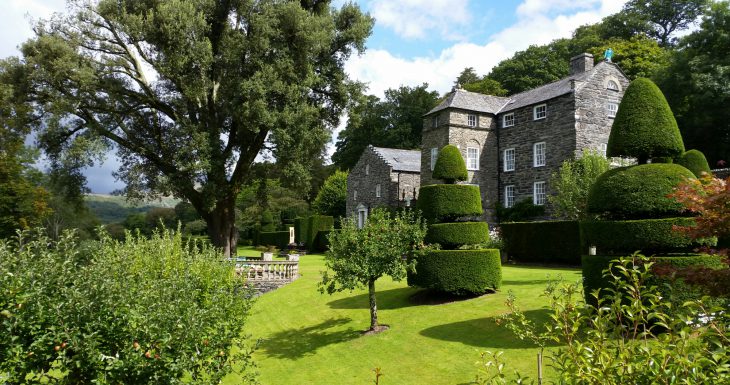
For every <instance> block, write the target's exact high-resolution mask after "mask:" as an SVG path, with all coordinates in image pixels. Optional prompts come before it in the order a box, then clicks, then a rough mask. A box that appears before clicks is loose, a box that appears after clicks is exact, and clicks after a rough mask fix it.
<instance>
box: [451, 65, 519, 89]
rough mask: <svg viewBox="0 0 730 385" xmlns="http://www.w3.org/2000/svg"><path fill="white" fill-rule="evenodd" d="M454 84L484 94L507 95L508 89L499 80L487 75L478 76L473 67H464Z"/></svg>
mask: <svg viewBox="0 0 730 385" xmlns="http://www.w3.org/2000/svg"><path fill="white" fill-rule="evenodd" d="M454 86H459V87H461V88H463V89H465V90H467V91H470V92H477V93H480V94H484V95H495V96H506V95H507V90H505V89H504V88H502V86H501V85H500V84H499V82H498V81H496V80H494V79H490V78H489V77H487V76H486V75H485V76H481V77H480V76H478V75H477V73H476V72H475V71H474V68H473V67H467V68H464V70H463V71H461V74H459V76H458V77H457V78H456V81H455V82H454Z"/></svg>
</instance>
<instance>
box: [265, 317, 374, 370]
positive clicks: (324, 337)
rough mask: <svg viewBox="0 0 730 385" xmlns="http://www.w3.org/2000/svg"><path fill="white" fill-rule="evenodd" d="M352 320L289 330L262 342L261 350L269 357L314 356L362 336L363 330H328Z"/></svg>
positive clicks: (327, 322) (328, 321)
mask: <svg viewBox="0 0 730 385" xmlns="http://www.w3.org/2000/svg"><path fill="white" fill-rule="evenodd" d="M351 321H352V319H350V318H338V319H329V320H327V321H324V322H321V323H320V324H318V325H314V326H310V327H306V328H300V329H289V330H283V331H280V332H278V333H275V334H274V335H272V336H271V337H269V338H266V339H264V340H262V341H261V344H260V345H259V349H260V350H261V351H263V352H264V354H266V355H267V356H269V357H275V358H285V359H290V360H296V359H299V358H302V357H304V356H306V355H311V354H314V353H315V352H316V351H317V349H319V348H322V347H325V346H327V345H331V344H337V343H341V342H346V341H349V340H352V339H355V338H357V337H360V336H361V335H362V331H361V330H355V329H353V328H347V329H345V330H328V329H332V328H336V327H338V326H342V325H345V324H347V323H349V322H351Z"/></svg>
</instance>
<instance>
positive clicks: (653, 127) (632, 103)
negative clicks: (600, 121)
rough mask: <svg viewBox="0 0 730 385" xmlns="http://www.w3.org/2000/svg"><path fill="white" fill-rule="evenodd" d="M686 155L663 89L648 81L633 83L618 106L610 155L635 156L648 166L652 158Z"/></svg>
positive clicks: (610, 139) (612, 132)
mask: <svg viewBox="0 0 730 385" xmlns="http://www.w3.org/2000/svg"><path fill="white" fill-rule="evenodd" d="M683 152H684V143H683V142H682V136H681V135H680V134H679V128H678V127H677V122H676V120H674V114H672V110H671V109H670V108H669V105H668V104H667V101H666V99H665V98H664V95H663V94H662V92H661V91H660V90H659V87H657V86H656V85H655V84H654V83H653V82H652V81H651V80H649V79H645V78H638V79H636V80H634V81H632V82H631V84H629V87H628V88H627V89H626V92H625V93H624V96H623V99H621V104H619V106H618V111H617V112H616V118H615V119H614V121H613V127H612V128H611V135H610V136H609V137H608V149H607V155H608V156H612V157H613V156H623V157H634V158H637V159H638V160H639V164H644V163H646V162H647V160H648V159H650V158H652V157H664V156H669V157H675V156H678V155H681V154H682V153H683Z"/></svg>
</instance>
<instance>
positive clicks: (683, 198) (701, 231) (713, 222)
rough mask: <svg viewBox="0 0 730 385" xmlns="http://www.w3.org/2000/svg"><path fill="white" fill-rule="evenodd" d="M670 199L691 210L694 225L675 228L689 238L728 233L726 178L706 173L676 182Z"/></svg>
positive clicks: (728, 189)
mask: <svg viewBox="0 0 730 385" xmlns="http://www.w3.org/2000/svg"><path fill="white" fill-rule="evenodd" d="M669 197H670V199H674V200H676V201H677V202H678V203H680V204H681V205H682V206H683V207H684V209H685V210H687V211H689V212H690V213H692V214H695V215H696V216H695V218H694V225H690V226H680V227H679V228H678V230H680V231H682V232H684V233H685V234H687V235H689V236H690V237H692V238H709V237H718V238H727V237H730V204H729V203H728V202H730V178H728V179H726V180H722V179H719V178H713V177H712V176H710V175H709V174H707V175H704V176H702V177H700V179H699V180H697V179H688V180H685V181H684V182H682V183H680V184H679V185H678V186H677V188H676V189H675V191H674V192H672V194H670V195H669Z"/></svg>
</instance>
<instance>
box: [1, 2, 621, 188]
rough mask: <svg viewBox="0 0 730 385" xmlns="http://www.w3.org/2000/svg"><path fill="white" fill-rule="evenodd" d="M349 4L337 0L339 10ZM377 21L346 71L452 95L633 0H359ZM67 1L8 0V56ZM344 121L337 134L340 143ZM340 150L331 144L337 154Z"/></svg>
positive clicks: (94, 178)
mask: <svg viewBox="0 0 730 385" xmlns="http://www.w3.org/2000/svg"><path fill="white" fill-rule="evenodd" d="M344 2H345V1H344V0H335V1H334V5H335V6H338V5H341V4H343V3H344ZM355 2H356V3H357V4H358V5H359V6H360V8H361V9H363V10H364V11H366V12H368V13H369V14H370V15H371V16H373V17H374V18H375V26H374V28H373V33H372V35H371V36H370V38H369V39H368V41H367V50H366V51H365V52H364V53H363V54H361V55H359V56H354V57H352V58H351V59H350V60H349V61H348V62H347V63H346V64H345V69H346V71H347V73H348V74H349V76H350V77H351V78H352V79H356V80H359V81H362V82H365V83H367V84H368V91H369V93H371V94H374V95H377V96H379V97H382V96H383V93H384V91H385V90H387V89H389V88H398V87H400V86H402V85H403V86H417V85H421V84H423V83H428V84H429V88H430V89H431V90H436V91H438V92H439V93H441V94H443V93H445V92H448V91H449V90H450V89H451V87H452V85H453V82H454V80H455V79H456V77H457V76H458V75H459V73H460V72H461V71H462V70H463V69H464V68H466V67H473V68H474V69H475V71H476V72H477V73H478V74H479V75H484V74H487V73H488V72H489V71H490V69H491V68H492V67H494V66H495V65H496V64H497V63H499V62H500V61H501V60H504V59H507V58H509V57H511V56H512V55H513V54H514V53H515V52H517V51H521V50H524V49H525V48H527V47H529V46H530V45H534V44H537V45H541V44H546V43H549V42H550V41H552V40H554V39H558V38H563V37H570V35H571V33H572V32H573V30H575V28H577V27H579V26H581V25H584V24H590V23H595V22H598V21H599V20H600V19H601V18H603V17H605V16H607V15H610V14H612V13H616V12H618V11H619V10H620V9H621V7H622V6H623V4H624V3H625V2H626V1H625V0H357V1H355ZM64 10H65V0H0V57H7V56H15V55H18V54H19V52H18V50H17V47H18V46H19V45H20V44H21V43H22V42H23V41H25V40H27V39H29V38H31V37H32V36H33V32H32V29H31V27H30V25H31V21H32V20H38V19H43V18H47V17H49V16H50V15H51V14H52V13H53V12H63V11H64ZM342 127H344V122H343V124H341V125H340V127H338V128H337V129H336V130H335V133H333V140H334V139H336V138H337V131H339V130H340V129H341V128H342ZM333 148H334V146H333V145H332V144H330V146H329V151H330V154H331V152H332V151H333ZM117 166H118V162H117V161H116V159H115V157H114V156H113V154H110V155H109V156H108V157H107V159H106V161H105V162H103V163H101V164H97V165H96V166H95V167H93V168H89V169H87V170H86V172H85V174H86V176H87V178H88V186H89V188H90V189H91V191H92V192H94V193H102V194H104V193H109V192H111V191H112V190H115V189H119V188H121V187H123V184H122V183H121V182H119V181H115V180H114V177H113V176H112V175H111V173H112V171H113V170H115V169H116V167H117Z"/></svg>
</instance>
